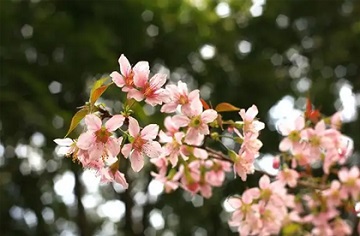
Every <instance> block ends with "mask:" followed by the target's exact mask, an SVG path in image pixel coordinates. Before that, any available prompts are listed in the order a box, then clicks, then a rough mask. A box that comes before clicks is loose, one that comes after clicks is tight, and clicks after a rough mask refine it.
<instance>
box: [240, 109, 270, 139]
mask: <svg viewBox="0 0 360 236" xmlns="http://www.w3.org/2000/svg"><path fill="white" fill-rule="evenodd" d="M257 114H258V109H257V107H256V106H255V105H252V106H251V107H250V108H249V109H248V110H247V111H246V112H245V109H241V110H240V112H239V115H240V116H241V118H242V119H243V121H244V127H243V130H244V133H247V132H251V133H255V134H258V133H259V131H260V130H262V129H264V128H265V124H264V123H263V122H260V121H258V120H255V117H256V115H257Z"/></svg>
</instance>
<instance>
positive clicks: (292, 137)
mask: <svg viewBox="0 0 360 236" xmlns="http://www.w3.org/2000/svg"><path fill="white" fill-rule="evenodd" d="M288 138H289V139H290V140H291V141H293V142H298V141H300V139H301V136H300V132H299V131H297V130H294V131H291V132H290V134H289V135H288Z"/></svg>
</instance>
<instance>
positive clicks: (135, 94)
mask: <svg viewBox="0 0 360 236" xmlns="http://www.w3.org/2000/svg"><path fill="white" fill-rule="evenodd" d="M127 98H129V99H130V98H133V99H135V100H136V101H138V102H140V101H142V100H144V94H143V93H142V92H140V91H139V90H137V89H130V90H129V92H128V94H127Z"/></svg>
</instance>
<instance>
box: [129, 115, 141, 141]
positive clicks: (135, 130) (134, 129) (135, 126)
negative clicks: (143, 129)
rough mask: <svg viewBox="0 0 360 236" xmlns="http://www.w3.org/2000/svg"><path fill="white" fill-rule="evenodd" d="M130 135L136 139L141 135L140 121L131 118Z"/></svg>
mask: <svg viewBox="0 0 360 236" xmlns="http://www.w3.org/2000/svg"><path fill="white" fill-rule="evenodd" d="M129 133H130V135H131V136H132V137H136V136H138V135H139V133H140V126H139V123H138V121H137V120H136V119H134V118H133V117H131V116H129Z"/></svg>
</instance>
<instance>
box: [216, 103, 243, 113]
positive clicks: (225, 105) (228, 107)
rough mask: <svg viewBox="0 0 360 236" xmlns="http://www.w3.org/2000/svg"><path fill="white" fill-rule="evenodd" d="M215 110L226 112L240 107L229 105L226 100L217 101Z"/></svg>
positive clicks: (237, 109)
mask: <svg viewBox="0 0 360 236" xmlns="http://www.w3.org/2000/svg"><path fill="white" fill-rule="evenodd" d="M215 110H216V111H217V112H227V111H239V110H240V108H238V107H236V106H233V105H231V104H230V103H227V102H223V103H219V104H218V105H217V106H216V107H215Z"/></svg>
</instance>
